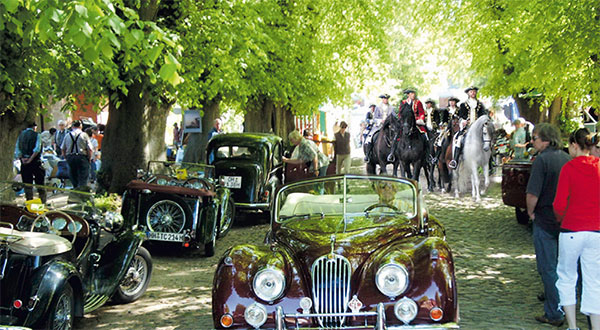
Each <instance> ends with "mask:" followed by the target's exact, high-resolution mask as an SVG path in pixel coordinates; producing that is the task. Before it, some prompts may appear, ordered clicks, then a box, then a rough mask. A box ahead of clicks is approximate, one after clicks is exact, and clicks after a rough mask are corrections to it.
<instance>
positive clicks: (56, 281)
mask: <svg viewBox="0 0 600 330" xmlns="http://www.w3.org/2000/svg"><path fill="white" fill-rule="evenodd" d="M67 282H68V283H69V284H71V287H72V288H73V294H74V298H75V311H74V312H75V316H77V317H81V316H83V290H82V283H81V278H80V275H79V272H78V271H77V268H75V266H74V265H73V264H72V263H69V262H66V261H62V260H53V261H51V262H49V263H47V264H45V265H44V266H42V267H41V268H40V269H39V270H38V271H37V272H36V273H35V275H34V276H33V278H32V281H31V288H32V289H31V297H37V303H36V304H35V307H34V308H33V310H31V311H30V312H29V314H28V315H27V318H26V319H25V322H24V324H23V326H26V327H34V328H35V327H39V326H41V325H43V324H44V322H45V321H46V320H48V318H49V317H50V315H48V312H49V309H50V305H51V303H52V300H53V299H55V295H56V294H57V293H58V292H60V291H62V288H63V287H64V286H65V284H66V283H67Z"/></svg>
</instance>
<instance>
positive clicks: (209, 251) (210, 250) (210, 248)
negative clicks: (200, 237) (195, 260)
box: [204, 224, 218, 257]
mask: <svg viewBox="0 0 600 330" xmlns="http://www.w3.org/2000/svg"><path fill="white" fill-rule="evenodd" d="M217 233H218V225H217V224H215V227H214V228H213V233H212V237H211V239H210V242H208V243H206V244H204V256H206V257H212V256H214V255H215V246H216V245H217Z"/></svg>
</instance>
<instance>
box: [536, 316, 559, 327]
mask: <svg viewBox="0 0 600 330" xmlns="http://www.w3.org/2000/svg"><path fill="white" fill-rule="evenodd" d="M535 320H536V321H538V322H540V323H548V324H550V325H553V326H555V327H560V326H561V325H563V323H565V320H564V319H559V320H550V319H548V318H547V317H546V315H540V316H536V317H535Z"/></svg>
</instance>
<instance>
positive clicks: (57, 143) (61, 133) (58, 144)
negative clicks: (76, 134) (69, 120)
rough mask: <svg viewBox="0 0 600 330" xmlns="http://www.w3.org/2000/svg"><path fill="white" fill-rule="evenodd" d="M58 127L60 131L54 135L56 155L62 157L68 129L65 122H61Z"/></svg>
mask: <svg viewBox="0 0 600 330" xmlns="http://www.w3.org/2000/svg"><path fill="white" fill-rule="evenodd" d="M57 125H58V129H57V130H56V134H54V151H56V154H57V155H58V156H59V157H60V156H61V151H60V147H61V146H62V143H63V141H64V140H65V136H67V129H66V125H65V121H64V120H59V121H58V124H57ZM61 158H62V157H61Z"/></svg>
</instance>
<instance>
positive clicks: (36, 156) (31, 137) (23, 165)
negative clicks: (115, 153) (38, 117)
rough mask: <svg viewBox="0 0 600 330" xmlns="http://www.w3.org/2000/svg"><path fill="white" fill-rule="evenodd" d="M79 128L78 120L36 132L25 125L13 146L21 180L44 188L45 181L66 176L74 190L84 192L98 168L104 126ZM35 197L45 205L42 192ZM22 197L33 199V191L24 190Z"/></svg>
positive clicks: (44, 196) (32, 126)
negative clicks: (82, 190)
mask: <svg viewBox="0 0 600 330" xmlns="http://www.w3.org/2000/svg"><path fill="white" fill-rule="evenodd" d="M82 126H83V124H82V122H81V121H80V120H74V121H73V122H72V123H70V125H67V123H66V122H65V121H64V120H59V121H58V122H57V128H55V127H52V128H50V129H49V130H47V131H44V132H41V133H39V132H37V124H36V123H35V122H31V123H29V124H28V125H27V128H26V129H25V130H23V131H22V132H21V133H20V134H19V136H18V138H17V142H16V146H15V159H16V160H18V161H19V163H20V173H21V178H22V181H23V182H24V183H29V184H33V183H34V182H35V184H37V185H44V184H45V183H46V179H52V178H67V177H68V179H69V180H70V182H71V185H72V187H73V188H74V189H88V188H87V187H88V186H89V184H90V183H93V182H94V181H95V180H96V173H97V172H98V170H99V169H100V166H101V149H102V138H103V136H104V135H103V130H104V125H97V126H92V127H88V128H86V129H85V131H83V130H82V128H83V127H82ZM38 195H39V197H40V199H41V200H42V201H44V202H45V200H46V192H45V191H44V190H43V189H40V190H39V191H38ZM25 197H26V198H27V199H28V200H30V199H32V198H33V189H32V188H31V187H29V186H28V187H25Z"/></svg>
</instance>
